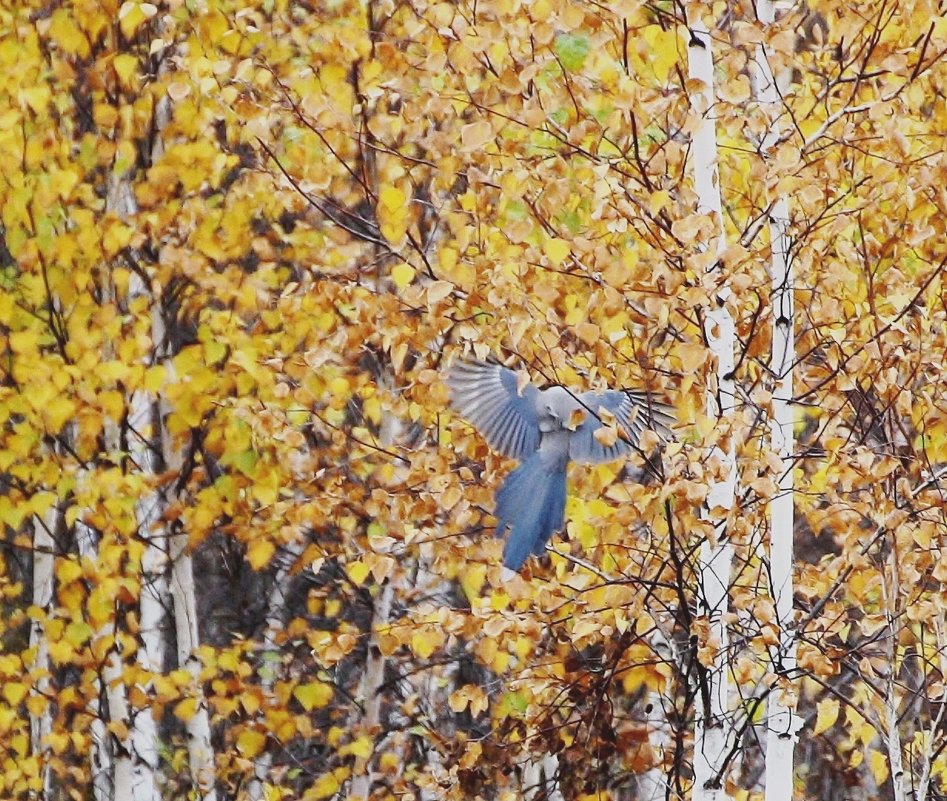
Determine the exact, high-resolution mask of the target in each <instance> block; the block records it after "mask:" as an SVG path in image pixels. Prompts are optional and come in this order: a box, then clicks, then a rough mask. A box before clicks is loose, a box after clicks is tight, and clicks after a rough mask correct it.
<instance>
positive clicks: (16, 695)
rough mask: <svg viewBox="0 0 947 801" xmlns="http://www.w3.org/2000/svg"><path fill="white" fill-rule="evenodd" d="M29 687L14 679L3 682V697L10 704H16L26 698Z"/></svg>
mask: <svg viewBox="0 0 947 801" xmlns="http://www.w3.org/2000/svg"><path fill="white" fill-rule="evenodd" d="M28 692H29V687H27V686H26V685H25V684H20V683H19V682H15V681H6V682H4V683H3V697H4V698H6V700H7V703H9V704H10V706H17V705H18V704H19V703H20V701H22V700H23V699H24V698H26V694H27V693H28Z"/></svg>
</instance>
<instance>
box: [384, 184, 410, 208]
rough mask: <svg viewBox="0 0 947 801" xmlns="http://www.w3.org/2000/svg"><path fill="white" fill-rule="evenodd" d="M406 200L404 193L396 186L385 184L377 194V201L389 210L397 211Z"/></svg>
mask: <svg viewBox="0 0 947 801" xmlns="http://www.w3.org/2000/svg"><path fill="white" fill-rule="evenodd" d="M405 200H407V196H406V195H405V193H404V192H403V191H402V190H401V189H399V188H398V187H397V186H385V187H383V188H382V190H381V192H379V194H378V202H379V203H381V205H382V206H384V207H385V208H386V209H387V210H389V211H398V210H399V209H401V208H403V207H404V202H405Z"/></svg>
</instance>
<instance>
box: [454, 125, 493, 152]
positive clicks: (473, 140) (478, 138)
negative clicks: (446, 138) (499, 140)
mask: <svg viewBox="0 0 947 801" xmlns="http://www.w3.org/2000/svg"><path fill="white" fill-rule="evenodd" d="M492 139H493V128H491V127H490V123H489V122H486V121H485V120H481V121H480V122H472V123H470V125H465V126H464V127H463V128H461V129H460V142H461V144H462V145H463V146H464V150H479V149H480V148H482V147H483V146H484V145H485V144H486V143H487V142H489V141H491V140H492Z"/></svg>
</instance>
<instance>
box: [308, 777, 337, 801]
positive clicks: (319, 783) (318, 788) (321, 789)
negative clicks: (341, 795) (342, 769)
mask: <svg viewBox="0 0 947 801" xmlns="http://www.w3.org/2000/svg"><path fill="white" fill-rule="evenodd" d="M341 786H342V785H341V784H339V780H338V779H337V778H336V777H335V775H334V774H332V773H324V774H323V775H322V776H320V777H319V778H318V779H317V780H316V783H315V784H314V785H313V786H312V790H311V791H310V792H311V793H312V795H313V797H314V798H328V797H329V796H333V795H335V794H336V793H337V792H338V791H339V788H340V787H341Z"/></svg>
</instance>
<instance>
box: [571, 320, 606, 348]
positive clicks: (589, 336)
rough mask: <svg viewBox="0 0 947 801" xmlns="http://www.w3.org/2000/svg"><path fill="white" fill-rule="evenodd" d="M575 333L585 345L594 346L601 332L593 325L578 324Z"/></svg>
mask: <svg viewBox="0 0 947 801" xmlns="http://www.w3.org/2000/svg"><path fill="white" fill-rule="evenodd" d="M575 333H576V334H577V335H578V337H579V339H581V340H582V341H583V342H584V343H585V344H586V345H594V344H595V343H596V342H598V341H599V339H600V338H601V335H602V332H601V330H600V329H599V327H598V326H597V325H595V323H588V322H586V323H579V324H578V325H577V326H576V327H575Z"/></svg>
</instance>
